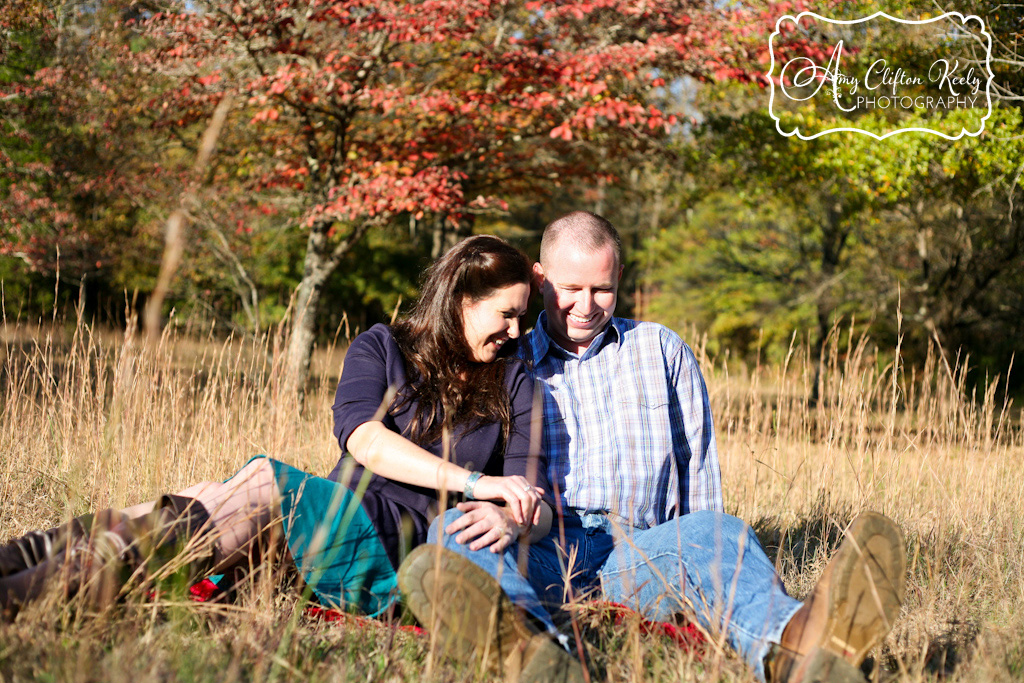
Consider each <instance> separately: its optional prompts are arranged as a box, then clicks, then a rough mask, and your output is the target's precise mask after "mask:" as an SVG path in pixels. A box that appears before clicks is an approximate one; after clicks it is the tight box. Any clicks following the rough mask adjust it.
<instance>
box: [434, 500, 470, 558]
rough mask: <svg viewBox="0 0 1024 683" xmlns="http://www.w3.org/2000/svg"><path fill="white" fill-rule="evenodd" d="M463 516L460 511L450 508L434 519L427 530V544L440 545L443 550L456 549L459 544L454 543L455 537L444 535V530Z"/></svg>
mask: <svg viewBox="0 0 1024 683" xmlns="http://www.w3.org/2000/svg"><path fill="white" fill-rule="evenodd" d="M463 514H464V513H463V512H462V511H461V510H457V509H455V508H450V509H448V510H445V513H444V514H443V515H438V516H437V517H435V518H434V521H433V522H431V523H430V528H429V529H428V530H427V543H440V544H441V545H443V546H444V547H445V548H449V549H457V548H456V547H455V546H458V545H459V544H458V543H456V542H455V537H454V536H452V535H450V534H446V533H444V530H445V528H447V527H448V525H449V524H451V523H452V522H454V521H455V520H457V519H458V518H459V517H461V516H462V515H463Z"/></svg>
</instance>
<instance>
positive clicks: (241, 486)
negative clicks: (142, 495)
mask: <svg viewBox="0 0 1024 683" xmlns="http://www.w3.org/2000/svg"><path fill="white" fill-rule="evenodd" d="M176 498H177V500H178V505H176V506H168V505H164V506H163V507H158V505H159V503H157V504H150V505H151V507H153V508H154V511H153V512H151V513H150V514H149V515H148V516H147V515H142V516H137V517H131V516H124V515H122V514H119V513H110V512H108V513H107V514H106V515H105V517H107V520H106V523H105V524H103V525H101V526H102V530H100V529H97V530H96V533H95V534H94V535H95V536H97V538H95V539H91V540H84V539H83V540H81V541H79V542H78V544H76V546H73V547H71V548H70V552H68V551H63V549H62V551H61V552H58V553H55V554H52V555H50V556H48V557H47V558H44V559H43V561H42V562H39V563H36V564H35V565H34V566H28V567H26V569H25V570H24V571H21V572H18V573H14V574H12V575H10V576H6V577H3V578H0V608H7V607H10V606H12V605H17V604H23V603H24V602H26V601H28V600H31V599H32V598H33V597H35V595H36V594H38V592H39V591H40V590H41V587H42V583H43V581H44V579H45V578H46V577H48V576H50V575H52V574H54V573H56V572H57V571H59V570H60V569H61V567H62V566H63V565H64V563H65V561H66V560H67V559H68V557H69V556H72V557H74V556H75V552H76V548H77V549H78V551H79V552H78V558H79V559H78V561H77V564H80V565H81V567H78V569H74V568H72V571H73V572H74V573H79V574H80V573H82V572H85V574H86V575H88V574H91V573H92V572H93V571H94V569H93V567H94V566H96V565H97V562H96V561H94V560H93V559H90V558H91V556H92V555H96V558H95V559H96V560H100V564H102V563H109V561H110V560H112V559H115V558H116V559H122V560H123V559H127V558H128V557H129V555H131V558H132V559H131V561H136V562H138V561H145V562H147V563H149V562H150V557H148V556H147V554H148V555H152V554H154V551H156V550H160V549H162V547H166V546H168V545H171V546H180V545H181V544H183V543H184V542H187V541H188V536H191V535H194V534H195V533H196V532H197V531H198V532H199V533H202V534H204V535H205V536H206V537H207V538H208V539H209V540H208V542H209V547H208V548H207V550H208V552H209V553H210V555H211V560H212V561H211V565H212V567H213V570H214V571H219V572H223V571H226V570H227V569H230V568H232V567H234V566H238V565H240V564H242V563H244V562H247V561H249V560H250V558H251V557H252V556H253V555H258V553H252V552H251V551H252V550H253V547H254V544H255V543H257V542H259V541H261V540H264V539H266V538H268V537H273V535H274V531H275V529H276V528H280V520H279V507H278V502H279V499H280V493H279V491H278V488H277V484H276V482H275V479H274V471H273V468H272V467H271V465H270V463H269V461H268V460H267V459H266V458H258V459H255V460H252V461H250V462H249V463H248V464H247V465H246V466H245V467H243V468H242V469H241V470H239V471H238V472H237V473H236V474H235V475H234V476H232V477H231V478H230V479H228V480H227V481H225V482H204V483H200V484H196V485H194V486H190V487H189V488H187V489H185V490H184V491H181V492H180V493H179V494H178V496H177V497H176ZM182 501H184V507H185V509H186V510H187V508H188V506H189V505H190V504H191V501H196V502H198V503H199V504H200V505H201V508H200V509H201V510H202V513H203V514H202V515H201V518H202V519H204V520H206V519H207V517H206V516H207V515H208V521H207V522H206V523H205V524H203V525H202V527H199V528H197V525H196V523H195V522H194V521H192V520H194V519H195V518H196V516H195V515H188V516H189V518H190V519H189V520H184V519H182V518H181V517H180V515H181V512H182V510H181V508H182ZM135 507H136V508H139V507H141V506H135ZM140 541H144V542H143V543H140ZM101 546H102V547H101ZM141 547H146V548H148V551H144V552H141V553H140V548H141ZM83 551H84V552H86V556H85V559H82V557H83V556H82V554H81V553H82V552H83ZM129 551H131V552H129ZM100 552H102V555H101V554H100ZM204 554H205V553H204ZM87 580H89V577H88V576H85V575H83V576H80V577H77V583H83V582H85V581H87Z"/></svg>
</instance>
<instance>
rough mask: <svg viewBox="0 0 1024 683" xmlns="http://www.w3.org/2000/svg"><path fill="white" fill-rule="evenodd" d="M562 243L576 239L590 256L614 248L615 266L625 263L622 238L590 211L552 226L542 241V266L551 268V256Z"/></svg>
mask: <svg viewBox="0 0 1024 683" xmlns="http://www.w3.org/2000/svg"><path fill="white" fill-rule="evenodd" d="M562 239H572V240H573V241H574V242H575V243H576V244H577V245H578V246H579V247H580V248H581V249H584V250H585V251H586V252H587V253H591V252H594V251H597V250H598V249H600V248H601V247H604V246H607V245H609V244H610V245H612V250H613V251H614V252H615V265H616V266H618V265H619V264H621V263H622V238H621V237H619V231H618V230H616V229H615V226H614V225H612V224H611V223H610V222H609V221H608V220H607V219H605V218H602V217H601V216H598V215H597V214H596V213H591V212H589V211H573V212H572V213H567V214H565V215H564V216H562V217H561V218H556V219H555V220H553V221H551V222H550V223H548V226H547V227H546V228H544V236H543V237H542V238H541V241H540V263H541V265H542V266H547V265H548V259H549V258H551V252H552V250H554V248H555V245H556V244H557V243H558V242H559V241H560V240H562Z"/></svg>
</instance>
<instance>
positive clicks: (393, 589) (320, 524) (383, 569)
mask: <svg viewBox="0 0 1024 683" xmlns="http://www.w3.org/2000/svg"><path fill="white" fill-rule="evenodd" d="M256 457H261V458H262V457H266V456H256ZM267 460H268V461H269V462H270V464H271V465H273V467H274V473H275V475H276V477H277V486H278V489H279V490H280V491H281V494H282V496H283V497H282V500H281V514H282V515H283V517H284V533H285V538H286V539H287V541H288V550H289V551H290V552H291V555H292V559H293V560H294V561H295V566H296V567H297V568H298V570H299V573H300V574H301V575H302V578H303V580H305V582H306V584H307V585H308V586H309V587H310V588H312V590H313V594H314V595H315V596H316V599H317V601H318V602H320V604H322V605H324V606H325V607H332V608H335V609H342V610H348V611H359V612H363V613H365V614H369V615H370V616H376V615H378V614H380V613H381V612H383V611H384V610H386V609H387V608H388V607H390V606H391V605H392V604H393V603H394V602H395V601H396V600H397V599H398V583H397V577H396V575H395V570H394V568H393V567H392V566H391V562H390V561H389V560H388V554H387V551H386V550H385V549H384V545H383V544H382V543H381V541H380V538H379V537H378V536H377V531H376V529H374V527H373V522H371V521H370V518H369V516H368V515H367V514H366V511H365V510H363V507H362V505H360V502H359V498H358V497H357V496H356V495H355V494H354V493H353V492H352V491H350V490H349V489H348V487H347V486H343V485H341V484H339V483H338V482H335V481H331V480H329V479H323V478H321V477H315V476H313V475H311V474H307V473H306V472H303V471H302V470H299V469H296V468H294V467H292V466H291V465H286V464H284V463H283V462H278V461H277V460H274V459H273V458H267Z"/></svg>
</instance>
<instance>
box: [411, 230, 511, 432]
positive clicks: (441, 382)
mask: <svg viewBox="0 0 1024 683" xmlns="http://www.w3.org/2000/svg"><path fill="white" fill-rule="evenodd" d="M530 278H531V270H530V261H529V259H527V258H526V256H524V255H523V253H522V252H520V251H519V250H518V249H516V248H515V247H513V246H512V245H510V244H509V243H507V242H505V241H504V240H502V239H499V238H497V237H492V236H490V235H477V236H475V237H469V238H467V239H465V240H463V241H462V242H459V243H458V244H456V245H455V246H454V247H452V248H451V249H449V250H448V252H447V253H446V254H445V255H444V256H442V257H441V258H440V259H438V260H437V262H436V263H434V265H432V266H431V267H430V268H429V269H428V270H427V272H426V274H425V277H424V280H423V285H422V287H421V288H420V298H419V300H418V301H417V302H416V305H415V306H414V307H413V309H412V311H411V312H410V313H409V315H408V316H407V317H405V318H404V319H402V320H400V321H398V322H396V323H395V324H394V325H393V326H392V331H393V333H394V336H395V341H397V342H398V347H399V349H400V350H401V351H402V355H403V356H404V358H405V366H406V375H407V376H408V378H409V383H408V384H407V385H406V386H405V388H403V389H402V390H400V391H399V392H398V395H397V396H396V397H395V399H394V401H393V402H392V405H391V411H392V413H395V412H398V411H400V410H402V409H403V408H404V407H406V406H408V405H410V404H412V405H415V406H416V414H415V415H414V417H413V419H412V420H411V421H410V424H409V428H408V430H407V433H406V434H405V436H406V437H407V438H409V439H411V440H412V441H413V442H415V443H418V444H421V445H426V444H430V443H433V442H435V441H437V440H438V439H439V438H441V436H442V433H443V431H444V430H445V428H447V429H448V430H451V428H452V427H454V426H456V425H469V426H470V427H472V426H473V425H475V424H481V423H485V422H499V423H500V424H501V434H502V441H503V443H508V437H509V434H510V433H511V430H512V408H511V405H510V400H509V396H508V390H507V389H506V387H505V369H506V366H507V364H508V360H507V358H504V357H499V358H498V359H497V360H495V361H494V362H492V363H479V362H476V361H474V360H472V358H471V356H470V352H469V348H468V346H467V343H466V338H465V334H464V332H463V319H462V309H463V305H464V304H465V303H473V302H476V301H480V300H481V299H484V298H486V297H488V296H490V295H491V294H492V293H493V292H495V291H496V290H498V289H501V288H503V287H509V286H511V285H515V284H529V283H530ZM507 346H508V350H505V349H503V351H505V354H503V355H506V354H507V353H508V352H509V351H510V350H511V347H512V344H508V345H507Z"/></svg>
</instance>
